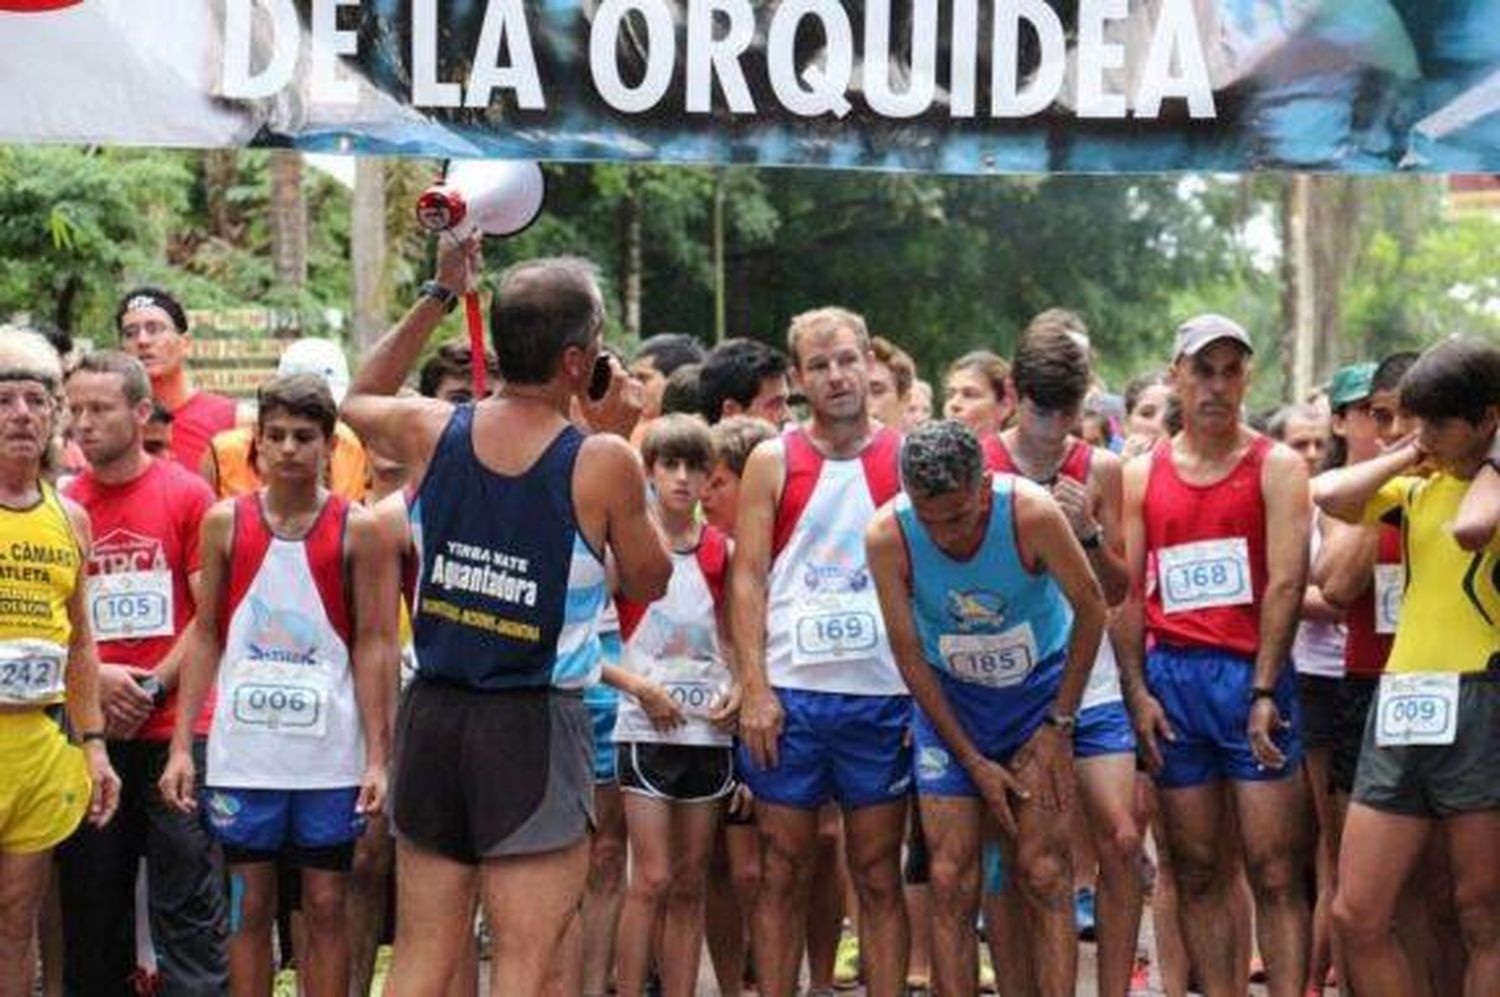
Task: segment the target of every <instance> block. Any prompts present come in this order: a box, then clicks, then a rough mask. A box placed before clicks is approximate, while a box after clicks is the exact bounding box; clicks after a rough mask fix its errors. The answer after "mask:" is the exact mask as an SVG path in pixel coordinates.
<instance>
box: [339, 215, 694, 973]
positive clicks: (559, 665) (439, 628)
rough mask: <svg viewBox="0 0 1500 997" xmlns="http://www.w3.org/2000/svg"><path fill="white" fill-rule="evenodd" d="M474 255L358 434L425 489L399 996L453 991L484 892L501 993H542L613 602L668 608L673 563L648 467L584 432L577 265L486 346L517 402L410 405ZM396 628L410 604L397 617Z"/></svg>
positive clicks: (507, 285)
mask: <svg viewBox="0 0 1500 997" xmlns="http://www.w3.org/2000/svg"><path fill="white" fill-rule="evenodd" d="M479 264H480V253H479V240H478V237H474V238H471V239H466V240H456V241H454V240H450V241H448V242H447V243H446V244H445V245H444V247H443V249H442V251H441V252H440V254H439V259H438V278H437V280H435V281H432V282H429V283H428V284H427V285H425V286H424V289H423V300H422V301H420V302H419V303H418V304H417V305H415V306H414V307H413V308H412V309H411V310H410V311H408V312H407V314H406V316H405V317H403V318H402V320H401V321H400V322H399V323H398V324H397V325H396V327H395V328H394V329H392V330H391V331H390V332H388V333H387V334H386V335H385V336H384V337H383V338H382V339H381V340H380V342H378V343H376V345H375V346H374V348H373V349H372V350H371V351H370V352H369V353H368V354H367V356H366V359H365V362H364V364H363V365H362V366H361V367H360V369H359V371H358V373H357V374H356V375H355V378H354V383H353V384H352V385H351V387H350V392H349V396H348V397H347V398H346V400H345V402H344V418H345V419H346V420H347V421H348V422H349V424H350V425H351V426H353V427H354V429H355V431H356V432H358V433H359V435H360V437H361V438H362V439H363V440H364V441H365V442H366V444H367V445H368V446H369V448H370V449H371V450H372V451H374V452H375V453H377V454H380V455H382V456H384V457H385V458H387V459H391V460H395V461H398V462H400V463H401V464H403V465H405V466H406V467H408V468H409V469H410V470H411V481H412V482H413V483H414V484H413V486H412V490H411V491H410V492H409V496H410V509H411V513H410V515H411V519H412V524H413V534H414V537H415V538H416V540H417V545H416V552H417V557H418V558H419V559H420V567H419V572H418V576H417V583H416V592H415V598H414V600H413V603H412V629H413V637H414V644H415V648H416V656H417V668H416V677H415V679H414V680H413V682H412V685H411V687H410V689H409V690H408V691H407V693H406V695H405V697H404V698H403V701H402V704H401V710H400V715H399V716H398V718H397V723H396V731H397V733H396V754H395V764H394V766H393V768H392V780H391V794H392V795H391V816H392V824H393V828H394V831H395V834H396V841H397V852H396V890H397V906H396V910H397V916H396V921H397V926H396V946H395V959H394V961H393V964H392V969H391V977H390V980H389V982H388V984H387V988H388V990H389V992H391V993H399V994H402V995H408V994H409V995H416V997H424V995H437V994H441V993H442V992H443V990H444V987H445V986H446V984H447V982H448V978H449V974H450V971H451V969H452V966H453V964H454V962H455V960H456V959H457V957H458V953H459V949H460V947H461V946H462V944H463V938H464V936H465V935H466V934H467V931H468V927H469V925H468V923H467V919H468V917H469V910H470V907H469V904H468V903H467V902H466V900H467V898H469V897H471V896H473V895H474V892H475V891H476V890H478V891H479V895H480V896H481V898H482V901H483V903H484V907H485V913H486V915H487V916H488V919H489V923H490V925H491V926H492V928H493V930H494V933H495V946H494V965H493V969H492V971H491V974H490V991H491V993H493V994H496V995H499V994H520V993H536V992H538V991H539V990H540V988H541V986H542V982H543V979H544V977H545V975H546V973H547V971H548V969H549V968H550V966H551V964H552V962H553V957H554V953H555V951H556V950H557V947H558V945H559V943H560V941H561V940H562V937H563V934H564V931H565V930H566V929H567V927H568V924H569V921H570V920H571V919H572V918H573V917H574V915H575V913H576V911H577V909H578V905H579V902H580V900H581V899H582V896H583V891H584V882H585V877H586V875H587V871H588V862H589V842H588V832H589V829H590V825H591V823H592V812H593V790H594V785H593V758H592V755H593V735H592V730H591V727H590V722H589V714H588V709H587V707H586V706H585V705H584V703H583V690H584V689H585V688H586V687H587V686H589V685H592V684H593V683H595V682H597V681H598V678H599V674H600V670H601V661H602V655H601V652H600V647H599V639H598V634H597V627H598V620H599V616H600V611H601V610H602V608H603V606H604V602H605V600H606V598H607V597H608V588H609V586H608V583H607V581H606V575H605V558H606V556H609V557H610V558H611V560H612V564H613V568H614V577H615V579H616V582H617V585H618V588H619V591H620V592H621V593H623V594H624V596H625V597H626V598H629V599H631V600H634V601H637V602H651V601H653V600H655V599H657V598H659V597H660V596H661V595H662V594H663V593H664V592H665V591H666V587H667V582H668V579H669V578H670V576H671V572H672V565H671V560H670V558H669V557H668V554H667V550H666V544H665V542H664V540H663V538H662V534H661V530H660V527H659V526H658V525H657V524H656V523H655V521H654V520H653V518H652V517H651V515H650V514H649V512H648V509H647V504H646V476H645V472H644V470H643V469H642V467H641V461H640V457H639V456H637V454H636V453H635V451H634V450H633V449H632V448H631V447H630V444H629V443H628V442H627V441H626V440H624V439H621V438H619V437H617V436H615V435H614V434H613V433H595V434H593V435H587V436H586V435H585V434H584V433H583V432H581V431H580V430H579V429H577V428H576V427H575V426H574V425H573V424H572V422H571V421H570V420H569V416H570V413H571V412H572V406H573V403H574V401H575V399H576V400H580V401H581V400H583V399H584V397H585V396H587V395H588V394H593V395H595V396H596V398H598V397H604V396H606V395H607V393H608V391H609V388H610V383H611V381H612V377H611V374H612V370H611V368H610V367H605V368H604V376H603V378H602V379H601V380H602V389H600V386H596V390H593V391H592V392H591V391H590V386H591V384H593V383H594V382H595V380H596V379H595V370H596V368H597V367H599V363H598V361H599V358H600V348H601V345H602V332H603V328H604V301H603V298H602V296H601V294H600V291H599V285H598V281H597V279H596V277H595V273H594V269H593V267H592V265H590V264H589V263H588V262H587V261H585V260H581V259H577V258H556V259H541V260H530V261H526V262H523V263H519V264H517V265H516V266H514V267H512V268H510V269H509V270H507V271H506V272H505V273H503V274H502V275H501V276H500V278H499V280H498V282H497V289H496V295H495V299H494V303H493V305H492V308H491V315H490V335H491V339H492V341H493V345H494V349H495V354H496V358H497V360H498V362H499V367H500V376H501V378H502V380H503V382H504V383H503V386H502V387H501V389H500V391H499V393H498V394H497V395H495V396H492V397H488V398H484V399H482V400H480V401H479V402H477V403H475V404H473V405H459V406H454V405H451V404H448V403H446V402H442V401H439V400H437V399H432V398H398V397H394V396H395V394H396V391H397V390H398V389H399V387H400V385H401V382H402V380H403V379H404V378H405V377H406V375H407V373H408V372H409V371H410V370H411V368H412V366H413V365H414V364H415V363H416V361H417V358H418V356H419V355H420V353H421V352H422V349H423V347H424V345H425V344H426V342H427V338H428V337H429V336H430V335H431V333H432V331H433V330H434V329H435V328H436V327H437V325H438V324H439V322H440V321H441V320H442V318H443V316H444V314H446V309H447V307H448V306H449V304H451V302H452V301H453V300H455V299H456V297H457V295H458V294H459V293H460V292H463V291H466V290H468V289H469V288H470V287H472V286H473V285H474V284H475V282H476V279H477V276H478V270H479ZM393 611H394V607H393Z"/></svg>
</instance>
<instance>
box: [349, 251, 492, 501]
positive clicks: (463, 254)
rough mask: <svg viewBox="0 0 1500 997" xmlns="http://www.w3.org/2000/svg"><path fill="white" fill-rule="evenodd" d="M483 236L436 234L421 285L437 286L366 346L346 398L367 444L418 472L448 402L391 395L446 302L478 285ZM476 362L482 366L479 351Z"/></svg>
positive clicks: (447, 412) (351, 417)
mask: <svg viewBox="0 0 1500 997" xmlns="http://www.w3.org/2000/svg"><path fill="white" fill-rule="evenodd" d="M482 240H483V236H482V235H481V234H480V233H478V232H473V233H471V234H469V235H466V236H463V237H461V238H454V237H453V236H452V235H449V234H446V233H444V234H442V235H440V236H439V238H438V259H437V273H436V274H435V275H434V277H433V280H432V281H431V282H430V284H429V285H424V286H427V287H431V285H436V286H437V288H438V289H441V291H438V290H436V289H434V290H433V291H431V292H424V293H423V295H422V296H421V297H420V298H419V299H418V300H417V303H416V304H414V305H412V306H411V308H410V309H409V310H408V311H407V313H406V314H405V315H403V316H402V317H401V321H399V322H397V323H396V324H395V325H394V326H393V327H392V328H391V330H390V331H389V332H387V333H386V334H385V335H384V336H381V337H380V339H379V341H378V342H376V344H375V345H374V346H373V347H371V348H370V350H369V352H368V353H366V354H365V355H364V359H363V361H362V362H361V363H360V365H359V369H358V370H356V371H355V373H354V379H353V381H352V382H351V383H350V385H349V393H348V395H347V396H345V398H344V404H343V408H342V415H343V418H344V421H345V422H347V423H348V424H349V425H350V427H351V428H352V429H353V430H354V431H355V432H356V433H358V434H359V436H360V439H361V440H363V441H364V443H365V445H366V446H367V447H369V448H370V449H372V450H374V451H375V452H377V453H379V454H380V455H381V456H383V457H385V458H386V459H388V460H394V461H398V462H400V463H402V464H405V465H406V466H407V467H408V468H409V469H410V470H411V472H412V474H413V475H414V476H416V477H420V472H421V471H423V470H425V465H426V462H427V459H428V457H429V456H430V455H431V453H432V450H433V447H434V446H435V445H436V443H437V438H438V437H439V436H440V435H441V434H442V431H443V427H444V426H445V425H446V424H447V421H448V416H449V415H450V414H451V412H452V406H451V405H449V404H448V403H447V402H441V401H438V400H437V399H435V398H397V397H394V396H395V395H396V392H398V391H399V390H401V385H402V382H404V381H405V380H406V376H407V375H408V374H409V373H411V370H412V368H413V367H414V366H416V363H417V359H418V358H419V357H420V356H421V355H422V348H423V347H424V346H426V345H427V340H428V339H429V338H430V337H431V336H432V331H433V330H434V329H436V328H437V327H438V325H439V324H440V323H441V322H442V320H443V318H444V316H446V315H447V314H448V311H449V304H450V303H451V302H452V301H453V300H455V298H456V297H457V295H460V294H467V293H470V292H472V291H473V290H474V289H475V288H477V287H478V286H479V276H480V273H481V271H482V268H483V265H484V254H483V248H482ZM441 292H447V293H446V294H443V293H441ZM478 366H479V367H481V368H482V367H483V366H484V358H483V354H482V353H481V354H480V356H479V360H478Z"/></svg>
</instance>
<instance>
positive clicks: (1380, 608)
mask: <svg viewBox="0 0 1500 997" xmlns="http://www.w3.org/2000/svg"><path fill="white" fill-rule="evenodd" d="M1405 589H1406V568H1405V566H1404V565H1400V564H1377V565H1375V632H1376V633H1378V634H1393V633H1395V632H1396V624H1397V623H1399V622H1401V595H1402V593H1403V592H1404V590H1405Z"/></svg>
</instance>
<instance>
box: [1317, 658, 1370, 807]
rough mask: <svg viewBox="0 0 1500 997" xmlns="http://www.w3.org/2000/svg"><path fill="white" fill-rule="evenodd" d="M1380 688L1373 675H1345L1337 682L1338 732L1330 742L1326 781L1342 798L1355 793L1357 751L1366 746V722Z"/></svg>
mask: <svg viewBox="0 0 1500 997" xmlns="http://www.w3.org/2000/svg"><path fill="white" fill-rule="evenodd" d="M1379 688H1380V679H1379V678H1378V677H1374V676H1369V677H1367V676H1364V675H1345V676H1344V680H1343V681H1342V682H1340V683H1339V695H1338V729H1337V731H1336V734H1335V737H1334V740H1333V763H1332V765H1330V766H1329V770H1330V771H1329V781H1330V782H1332V783H1333V791H1334V792H1335V793H1343V794H1344V795H1345V796H1347V795H1349V794H1350V793H1352V792H1354V773H1355V770H1356V769H1358V768H1359V752H1360V748H1361V747H1362V746H1363V745H1364V743H1365V720H1366V719H1367V718H1368V717H1369V716H1370V704H1371V703H1373V702H1374V701H1375V693H1376V691H1377V690H1379Z"/></svg>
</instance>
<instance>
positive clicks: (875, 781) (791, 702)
mask: <svg viewBox="0 0 1500 997" xmlns="http://www.w3.org/2000/svg"><path fill="white" fill-rule="evenodd" d="M776 696H777V698H778V699H780V700H781V708H782V710H783V711H785V714H786V716H785V722H784V724H783V727H782V731H781V740H780V741H779V742H778V743H777V748H778V751H779V760H778V763H777V765H776V767H775V768H773V769H762V768H757V767H756V765H755V763H754V762H753V761H752V760H751V759H750V754H749V751H748V750H747V749H746V748H745V747H744V745H741V746H740V748H739V758H740V765H739V768H740V771H741V773H742V774H743V776H744V780H745V784H746V785H747V786H749V787H750V791H751V792H752V793H754V794H755V798H756V799H757V800H764V801H765V802H767V803H775V804H778V805H780V806H784V807H797V808H798V809H802V810H812V809H814V808H816V807H820V806H822V805H823V804H824V803H825V802H827V801H828V800H830V799H832V800H837V801H838V803H839V804H840V805H841V806H842V807H843V808H844V809H845V810H855V809H858V808H860V807H868V806H874V805H876V804H879V803H891V802H893V801H895V800H899V799H901V798H902V797H903V796H905V795H906V794H907V792H909V791H910V789H911V745H910V744H909V743H908V741H907V731H908V728H909V725H910V723H911V713H912V710H911V699H910V697H907V696H849V695H844V694H842V693H836V692H808V691H807V690H804V689H777V690H776Z"/></svg>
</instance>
